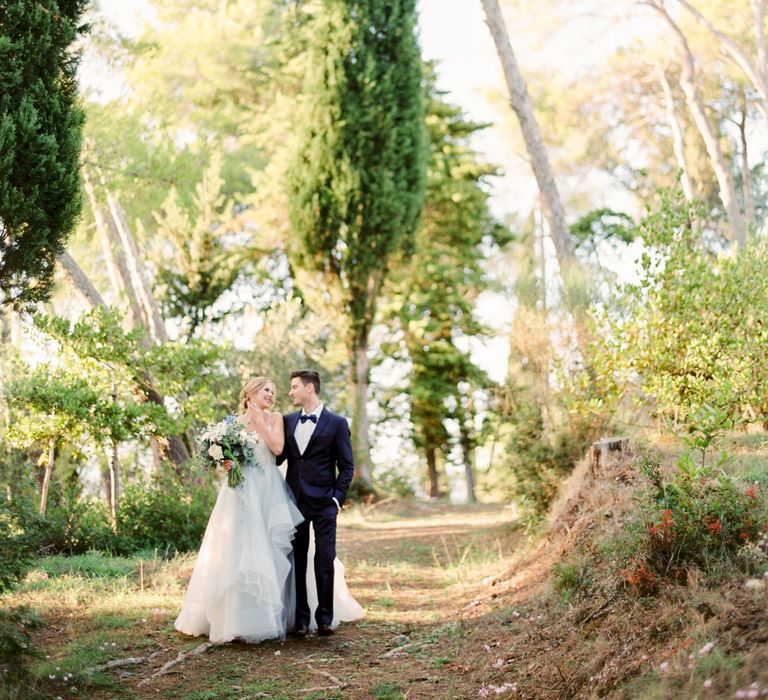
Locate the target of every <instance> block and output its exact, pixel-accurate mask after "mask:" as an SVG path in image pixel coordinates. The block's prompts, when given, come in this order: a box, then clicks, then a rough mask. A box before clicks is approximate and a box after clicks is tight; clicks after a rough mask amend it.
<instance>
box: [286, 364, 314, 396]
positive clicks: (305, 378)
mask: <svg viewBox="0 0 768 700" xmlns="http://www.w3.org/2000/svg"><path fill="white" fill-rule="evenodd" d="M296 377H298V378H299V379H301V381H302V383H303V384H304V386H306V385H307V384H311V385H312V386H314V387H315V393H316V394H317V395H318V396H319V395H320V374H319V373H318V372H317V371H316V370H314V369H295V370H293V372H291V379H296Z"/></svg>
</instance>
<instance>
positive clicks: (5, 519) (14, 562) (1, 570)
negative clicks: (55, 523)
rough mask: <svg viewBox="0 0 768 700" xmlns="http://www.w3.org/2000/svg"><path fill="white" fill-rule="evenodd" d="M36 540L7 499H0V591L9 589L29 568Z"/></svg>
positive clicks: (22, 518)
mask: <svg viewBox="0 0 768 700" xmlns="http://www.w3.org/2000/svg"><path fill="white" fill-rule="evenodd" d="M35 549H36V540H35V538H34V536H33V535H32V533H30V532H29V531H28V529H27V528H26V526H25V518H24V516H23V514H20V513H19V512H18V511H17V510H16V509H15V508H13V507H12V505H11V504H10V503H8V502H7V501H0V593H4V592H6V591H8V590H10V589H11V588H12V587H13V586H14V585H15V584H16V583H18V582H19V581H20V580H21V579H22V578H24V575H25V574H26V573H27V571H28V570H29V568H30V566H31V564H32V558H33V556H34V554H35Z"/></svg>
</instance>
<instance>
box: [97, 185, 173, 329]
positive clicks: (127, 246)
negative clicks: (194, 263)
mask: <svg viewBox="0 0 768 700" xmlns="http://www.w3.org/2000/svg"><path fill="white" fill-rule="evenodd" d="M107 205H108V206H109V211H110V213H111V214H112V220H113V221H114V223H115V228H116V229H117V233H118V235H119V236H120V242H121V243H122V247H123V253H124V254H125V259H126V262H127V263H128V271H129V273H130V276H131V282H132V283H133V287H134V289H135V290H136V293H137V295H138V298H139V301H140V302H141V305H142V307H143V309H144V315H145V317H146V318H147V322H148V324H149V332H150V336H151V337H152V338H153V339H154V340H155V341H156V342H157V343H160V344H162V343H165V342H167V341H168V333H167V332H166V330H165V323H164V321H163V317H162V315H161V314H160V308H159V306H158V304H157V301H156V300H155V297H154V295H153V294H152V291H151V289H150V286H149V282H147V279H146V276H145V275H144V266H143V264H142V262H141V258H140V257H139V251H138V248H137V247H136V241H135V240H134V238H133V234H132V233H131V229H130V228H129V226H128V222H127V221H126V218H125V212H124V211H123V208H122V207H121V206H120V202H118V201H117V199H116V197H115V196H114V195H113V194H112V193H111V192H109V191H107Z"/></svg>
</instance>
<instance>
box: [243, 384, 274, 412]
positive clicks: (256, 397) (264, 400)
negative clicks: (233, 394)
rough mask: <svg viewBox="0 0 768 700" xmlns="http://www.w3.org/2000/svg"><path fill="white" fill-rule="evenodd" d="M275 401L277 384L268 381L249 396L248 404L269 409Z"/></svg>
mask: <svg viewBox="0 0 768 700" xmlns="http://www.w3.org/2000/svg"><path fill="white" fill-rule="evenodd" d="M274 402H275V385H274V384H272V382H267V383H266V384H265V385H264V386H263V387H261V389H258V390H257V391H254V392H253V393H252V394H251V395H250V396H249V397H248V406H249V407H251V406H253V407H255V408H260V409H262V410H263V409H267V408H269V407H270V406H272V404H273V403H274Z"/></svg>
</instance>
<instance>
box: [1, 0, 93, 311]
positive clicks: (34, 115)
mask: <svg viewBox="0 0 768 700" xmlns="http://www.w3.org/2000/svg"><path fill="white" fill-rule="evenodd" d="M86 5H87V0H58V1H57V0H6V1H5V2H2V3H0V303H2V304H8V303H13V304H14V305H15V306H17V307H18V306H25V305H29V304H32V303H34V302H37V301H43V300H45V299H47V298H48V297H49V296H50V290H51V283H52V275H53V269H54V265H55V262H56V256H57V255H59V254H60V253H61V252H62V251H63V250H64V245H65V242H66V239H67V236H68V235H69V233H70V232H71V231H72V229H73V227H74V225H75V221H76V219H77V216H78V214H79V212H80V187H79V163H78V159H79V153H80V140H81V129H82V124H83V111H82V109H81V107H80V105H79V104H78V101H77V82H76V69H77V62H78V56H77V54H76V53H74V52H73V51H72V49H71V48H70V46H71V44H72V42H73V41H74V40H75V38H76V37H77V36H78V35H79V34H80V33H82V32H83V31H85V29H86V28H85V26H83V25H80V23H79V22H80V18H81V16H82V13H83V11H84V9H85V7H86Z"/></svg>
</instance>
